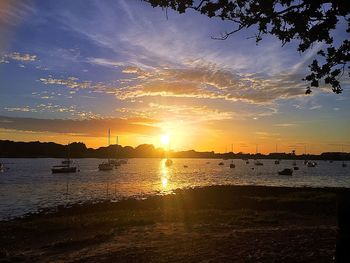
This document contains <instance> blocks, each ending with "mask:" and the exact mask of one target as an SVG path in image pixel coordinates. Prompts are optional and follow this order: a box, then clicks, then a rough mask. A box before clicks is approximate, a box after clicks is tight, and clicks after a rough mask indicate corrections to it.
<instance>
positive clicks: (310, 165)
mask: <svg viewBox="0 0 350 263" xmlns="http://www.w3.org/2000/svg"><path fill="white" fill-rule="evenodd" d="M306 165H307V167H316V165H317V163H316V162H312V161H308V162H307V164H306Z"/></svg>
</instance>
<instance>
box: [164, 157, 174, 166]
mask: <svg viewBox="0 0 350 263" xmlns="http://www.w3.org/2000/svg"><path fill="white" fill-rule="evenodd" d="M172 164H173V161H172V160H171V159H169V158H167V159H166V161H165V166H170V165H172Z"/></svg>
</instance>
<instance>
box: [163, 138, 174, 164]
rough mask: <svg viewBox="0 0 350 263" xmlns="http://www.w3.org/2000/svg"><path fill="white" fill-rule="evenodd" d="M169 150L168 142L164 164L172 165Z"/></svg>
mask: <svg viewBox="0 0 350 263" xmlns="http://www.w3.org/2000/svg"><path fill="white" fill-rule="evenodd" d="M169 151H170V143H169V145H168V152H167V158H166V161H165V163H164V164H165V166H171V165H173V160H171V159H170V158H169Z"/></svg>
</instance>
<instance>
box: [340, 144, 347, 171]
mask: <svg viewBox="0 0 350 263" xmlns="http://www.w3.org/2000/svg"><path fill="white" fill-rule="evenodd" d="M341 152H342V153H344V146H343V145H342V146H341ZM341 166H342V167H343V168H345V167H346V166H347V165H346V163H345V162H344V160H343V162H342V164H341Z"/></svg>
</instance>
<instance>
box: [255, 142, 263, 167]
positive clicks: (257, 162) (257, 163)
mask: <svg viewBox="0 0 350 263" xmlns="http://www.w3.org/2000/svg"><path fill="white" fill-rule="evenodd" d="M257 154H258V145H256V150H255V155H257ZM254 165H256V166H262V165H264V164H263V163H262V162H260V161H259V160H257V159H255V162H254Z"/></svg>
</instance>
